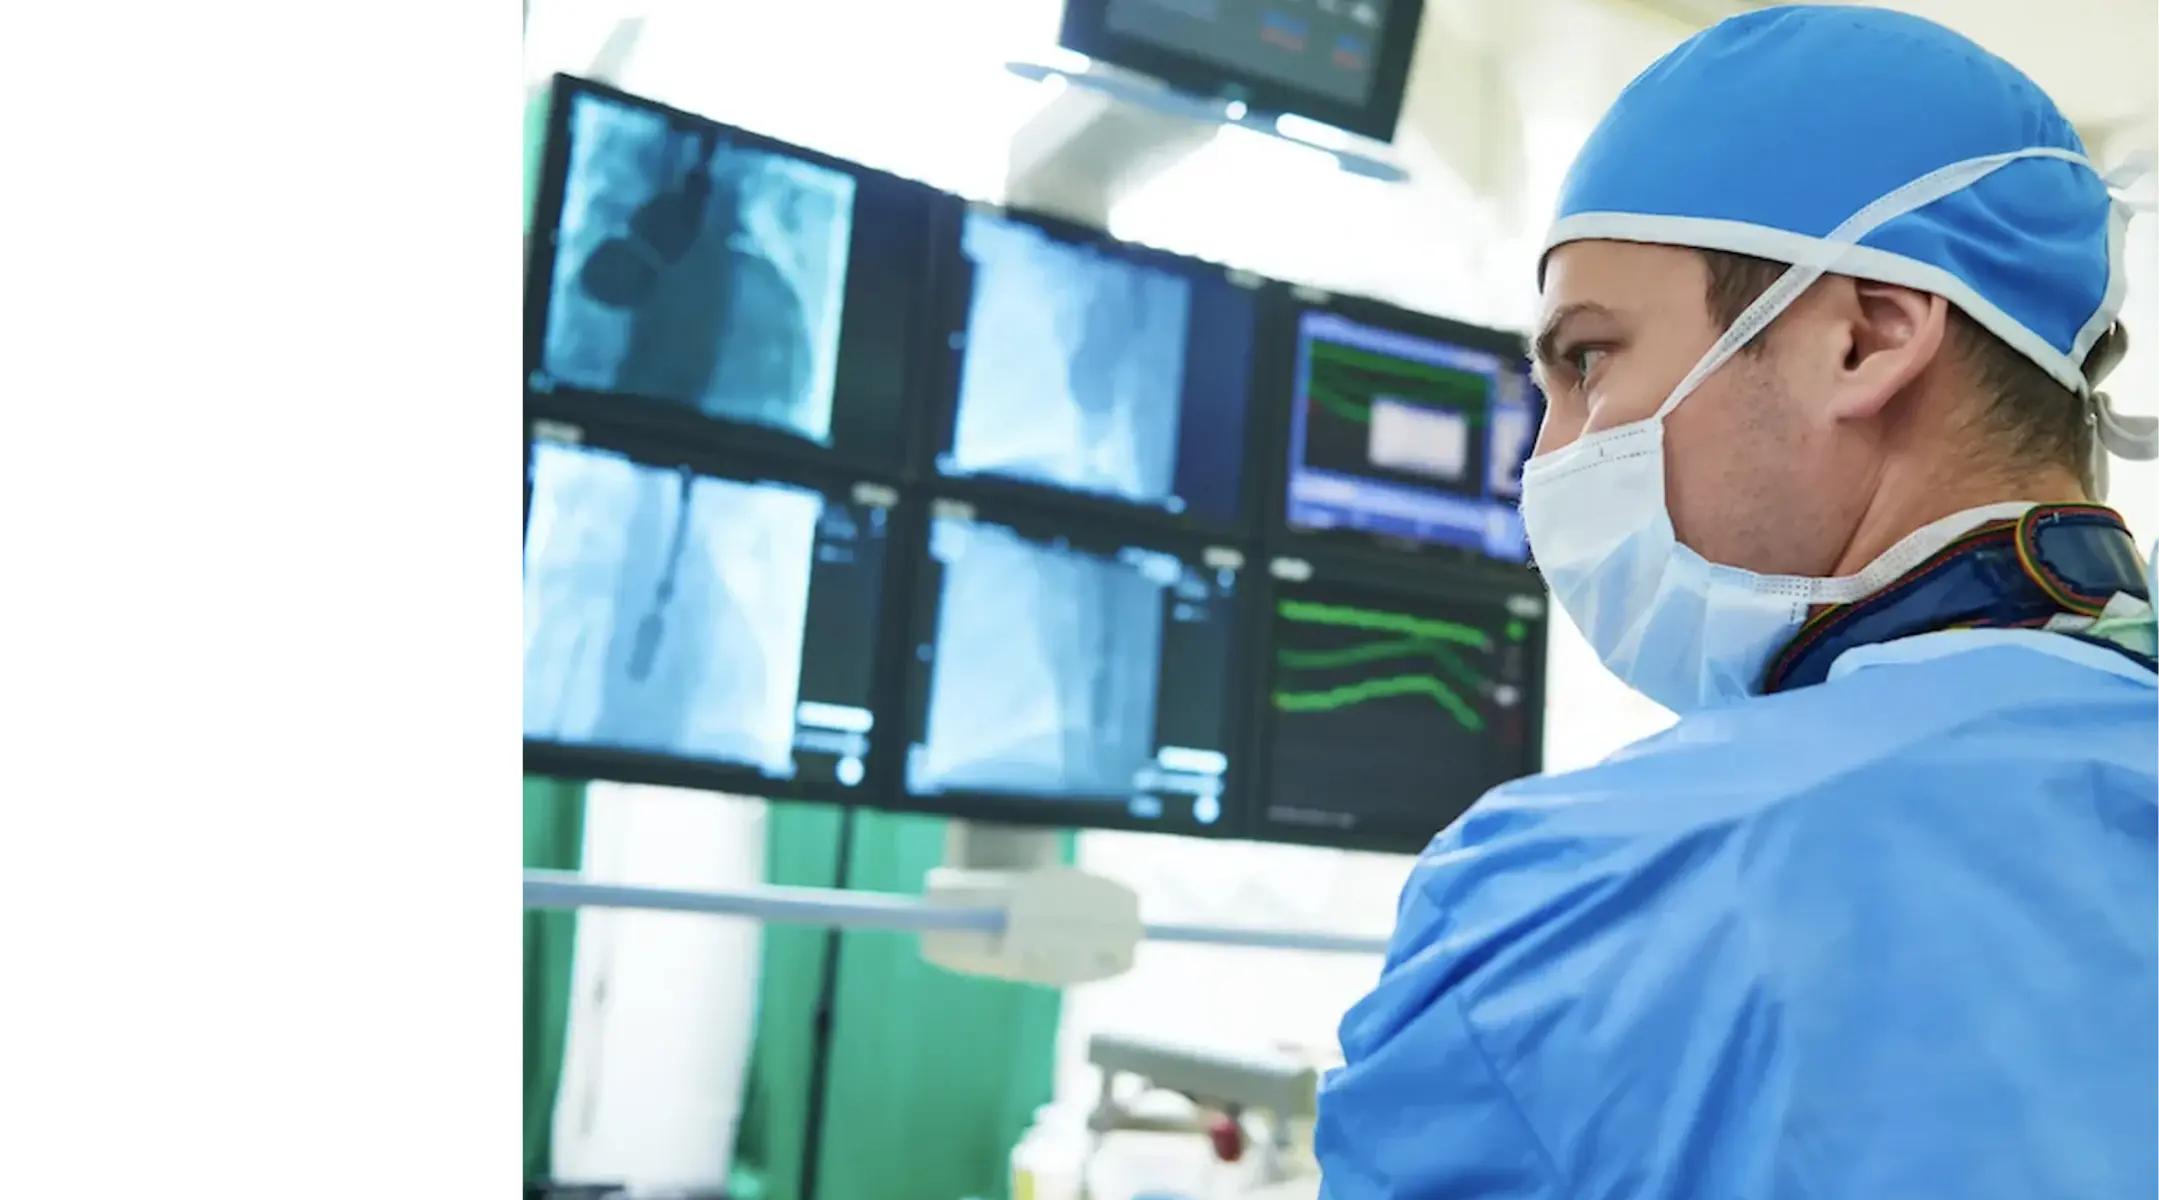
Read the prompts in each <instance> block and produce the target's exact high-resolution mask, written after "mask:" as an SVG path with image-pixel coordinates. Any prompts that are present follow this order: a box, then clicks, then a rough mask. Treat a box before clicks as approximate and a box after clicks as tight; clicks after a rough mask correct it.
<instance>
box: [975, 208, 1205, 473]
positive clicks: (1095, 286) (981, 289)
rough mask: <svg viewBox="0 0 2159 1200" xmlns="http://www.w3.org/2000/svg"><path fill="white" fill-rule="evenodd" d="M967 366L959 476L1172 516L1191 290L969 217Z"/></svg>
mask: <svg viewBox="0 0 2159 1200" xmlns="http://www.w3.org/2000/svg"><path fill="white" fill-rule="evenodd" d="M963 246H964V249H965V251H966V254H967V257H968V258H969V259H970V260H972V262H973V264H974V296H973V300H972V304H971V306H970V308H969V312H968V317H967V339H966V345H967V352H966V358H965V360H964V362H963V363H962V365H961V369H960V388H959V411H958V416H957V419H956V421H955V423H954V429H953V438H952V452H951V455H950V458H949V459H948V461H947V463H946V469H947V470H948V471H951V472H954V473H958V474H977V473H992V474H999V475H1005V476H1010V477H1014V478H1019V479H1025V480H1029V481H1032V482H1039V483H1048V484H1054V485H1057V486H1060V487H1065V488H1070V489H1072V490H1075V491H1083V492H1094V493H1101V494H1107V495H1111V496H1117V497H1120V498H1123V499H1127V500H1132V501H1136V502H1140V503H1163V502H1165V501H1168V500H1169V499H1170V498H1171V496H1172V476H1173V474H1174V471H1175V468H1176V462H1177V428H1178V416H1179V404H1180V397H1181V396H1182V391H1183V384H1184V372H1185V335H1186V323H1187V318H1188V316H1189V313H1190V310H1191V305H1192V295H1191V291H1192V288H1191V283H1190V282H1189V281H1188V280H1186V279H1183V278H1181V277H1179V276H1177V275H1175V274H1172V273H1170V272H1167V271H1163V270H1158V269H1155V268H1151V267H1146V266H1141V265H1139V264H1137V263H1133V262H1129V261H1125V260H1123V259H1119V258H1116V257H1112V256H1110V255H1106V254H1103V253H1100V252H1098V251H1095V250H1092V249H1089V248H1087V247H1084V246H1078V245H1072V244H1069V243H1066V242H1062V241H1059V240H1057V239H1055V238H1052V237H1050V236H1049V235H1048V234H1046V233H1044V232H1042V231H1040V230H1038V229H1036V228H1034V227H1032V226H1029V225H1025V224H1021V223H1018V222H1014V221H1008V220H1005V219H1002V218H999V217H995V216H990V215H986V214H982V213H970V214H969V215H968V217H967V222H966V227H965V230H964V234H963Z"/></svg>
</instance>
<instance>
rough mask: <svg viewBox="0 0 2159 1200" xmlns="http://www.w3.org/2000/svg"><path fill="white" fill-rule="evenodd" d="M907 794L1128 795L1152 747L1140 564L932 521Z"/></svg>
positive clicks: (1146, 591) (1145, 582)
mask: <svg viewBox="0 0 2159 1200" xmlns="http://www.w3.org/2000/svg"><path fill="white" fill-rule="evenodd" d="M931 553H932V554H933V555H934V556H935V557H936V558H937V559H938V560H939V561H940V563H941V566H942V571H943V593H942V600H941V602H940V604H939V608H938V615H937V626H936V635H935V643H934V645H935V660H934V666H933V669H932V672H931V677H930V689H929V719H928V723H927V734H926V737H925V742H924V745H923V746H922V747H921V748H920V749H919V751H918V752H917V753H916V754H915V755H914V757H913V758H912V760H911V764H910V769H909V786H910V787H911V788H912V789H914V790H916V791H938V790H958V789H968V788H980V789H985V790H997V791H1019V792H1038V793H1044V794H1060V795H1062V794H1089V793H1094V794H1110V795H1120V794H1127V793H1130V792H1131V791H1132V789H1133V786H1134V779H1135V776H1136V774H1137V772H1138V771H1139V770H1140V769H1141V768H1142V767H1143V766H1145V765H1146V764H1147V763H1148V762H1149V761H1150V760H1151V759H1152V758H1153V755H1154V727H1155V688H1156V679H1157V675H1158V672H1159V664H1160V660H1161V646H1162V592H1163V588H1164V587H1165V586H1166V583H1167V582H1174V580H1173V579H1171V580H1167V581H1165V580H1163V579H1159V578H1150V576H1149V573H1148V572H1147V571H1146V570H1145V569H1144V567H1142V566H1140V565H1136V564H1134V563H1131V562H1124V561H1119V560H1117V559H1111V558H1103V557H1100V556H1097V555H1092V554H1086V553H1083V552H1080V551H1075V550H1070V549H1064V548H1059V547H1057V546H1053V545H1050V544H1046V543H1040V542H1032V541H1029V540H1027V539H1025V538H1023V537H1021V536H1020V535H1018V534H1016V533H1014V532H1013V531H1011V530H1009V529H1006V528H1004V527H1002V526H997V525H987V524H972V523H966V522H957V521H948V520H940V521H938V522H937V528H936V529H935V531H934V535H933V543H932V548H931Z"/></svg>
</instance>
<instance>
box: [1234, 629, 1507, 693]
mask: <svg viewBox="0 0 2159 1200" xmlns="http://www.w3.org/2000/svg"><path fill="white" fill-rule="evenodd" d="M1396 658H1429V659H1431V660H1432V661H1434V662H1436V663H1438V664H1439V665H1440V666H1441V667H1443V668H1445V670H1446V672H1447V674H1449V675H1451V676H1453V677H1454V681H1455V682H1456V683H1458V684H1460V685H1462V686H1463V687H1466V688H1468V689H1469V690H1470V691H1473V692H1481V691H1483V690H1484V686H1485V679H1484V676H1482V675H1479V674H1478V673H1477V672H1476V670H1475V669H1474V668H1472V667H1471V666H1470V665H1469V664H1468V663H1465V662H1463V661H1462V657H1461V656H1460V655H1458V654H1456V653H1455V652H1454V648H1453V647H1452V646H1449V645H1447V644H1446V643H1444V642H1435V641H1432V640H1431V639H1429V638H1401V639H1398V640H1395V641H1387V642H1364V643H1361V644H1359V645H1355V646H1346V647H1344V648H1342V649H1340V650H1286V649H1285V650H1277V651H1275V653H1274V660H1275V661H1276V662H1277V663H1280V664H1281V665H1282V666H1283V667H1284V668H1285V669H1288V670H1291V671H1325V670H1331V669H1333V668H1335V667H1354V666H1358V665H1361V664H1363V663H1371V662H1386V661H1387V660H1389V659H1396Z"/></svg>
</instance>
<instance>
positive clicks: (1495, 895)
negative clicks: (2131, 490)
mask: <svg viewBox="0 0 2159 1200" xmlns="http://www.w3.org/2000/svg"><path fill="white" fill-rule="evenodd" d="M2118 182H2119V181H2118V180H2108V179H2106V178H2104V177H2103V176H2102V175H2101V173H2100V169H2099V168H2097V167H2095V166H2094V165H2093V164H2092V163H2091V162H2090V161H2089V160H2088V159H2087V158H2086V157H2085V154H2084V148H2083V145H2082V143H2081V142H2080V141H2079V140H2078V138H2077V135H2076V133H2075V132H2074V131H2073V130H2072V129H2071V128H2070V126H2069V125H2068V123H2067V122H2066V121H2065V120H2064V119H2063V118H2062V116H2061V115H2060V113H2059V112H2058V111H2056V109H2055V107H2054V105H2053V104H2052V102H2051V101H2049V100H2048V99H2047V98H2046V97H2045V95H2044V94H2043V93H2041V92H2040V91H2039V89H2038V88H2037V87H2036V86H2035V85H2034V84H2032V83H2031V81H2030V80H2028V79H2026V78H2025V77H2024V76H2023V75H2021V74H2020V73H2018V72H2017V71H2016V70H2015V69H2014V68H2012V67H2010V66H2009V65H2008V64H2006V63H2004V62H2002V61H2001V60H1999V59H1997V58H1995V57H1993V56H1991V55H1989V54H1987V53H1986V52H1985V51H1983V50H1981V49H1979V48H1978V47H1977V46H1974V45H1972V44H1971V43H1969V42H1968V41H1966V40H1964V39H1963V38H1961V37H1959V36H1957V35H1955V34H1953V33H1951V32H1949V31H1947V30H1945V29H1942V28H1941V27H1939V26H1936V25H1933V24H1931V23H1929V22H1925V21H1922V20H1919V19H1917V18H1914V17H1909V16H1905V15H1901V14H1897V13H1892V12H1886V11H1881V10H1876V9H1863V8H1842V7H1814V6H1801V7H1789V8H1774V9H1767V10H1763V11H1760V12H1756V13H1751V14H1748V15H1746V16H1743V17H1738V18H1734V19H1732V20H1729V21H1726V22H1724V23H1722V24H1720V25H1718V26H1716V27H1714V28H1712V29H1710V30H1708V31H1706V32H1704V33H1702V34H1701V35H1699V36H1697V37H1695V38H1693V39H1692V40H1690V41H1689V42H1687V43H1686V44H1684V45H1682V46H1681V47H1679V48H1678V49H1676V50H1674V51H1673V52H1672V53H1671V54H1669V55H1667V56H1666V57H1665V58H1664V59H1662V60H1661V61H1659V62H1658V63H1657V64H1656V65H1654V66H1653V67H1651V68H1650V69H1649V70H1648V71H1647V72H1646V73H1644V75H1643V76H1642V77H1641V78H1640V79H1638V80H1637V81H1636V82H1635V83H1634V84H1633V85H1632V86H1631V87H1630V88H1629V89H1628V90H1627V91H1626V92H1625V93H1624V94H1623V95H1622V96H1621V97H1620V99H1619V100H1618V101H1617V103H1616V104H1615V105H1614V107H1613V109H1612V111H1611V112H1610V113H1609V114H1608V115H1607V117H1606V118H1605V120H1604V121H1603V123H1602V124H1601V125H1600V126H1599V127H1598V129H1597V130H1596V132H1595V133H1594V134H1593V135H1592V136H1591V138H1590V140H1589V143H1588V145H1587V146H1586V147H1585V148H1584V150H1583V151H1582V154H1581V156H1580V158H1579V159H1578V160H1577V161H1576V163H1575V166H1574V169H1573V171H1572V173H1571V174H1570V176H1569V178H1568V181H1567V184H1566V186H1565V189H1564V191H1563V194H1562V198H1561V205H1560V213H1559V217H1558V220H1557V221H1556V223H1555V225H1554V227H1553V230H1552V233H1551V236H1550V238H1549V239H1548V242H1547V250H1546V254H1545V256H1544V258H1543V261H1542V263H1541V264H1540V271H1541V286H1542V309H1543V316H1542V327H1541V329H1540V330H1539V332H1538V335H1537V343H1536V355H1537V361H1538V369H1539V372H1540V374H1541V376H1542V380H1543V384H1544V387H1545V389H1546V392H1547V395H1548V398H1549V402H1550V407H1549V412H1548V414H1547V417H1546V420H1545V426H1544V429H1543V432H1542V435H1541V437H1540V439H1539V442H1538V446H1537V454H1536V457H1535V458H1534V459H1533V460H1532V461H1531V463H1530V464H1529V466H1528V469H1527V470H1526V471H1525V473H1524V495H1523V515H1524V519H1525V521H1526V522H1527V524H1528V527H1529V534H1530V541H1531V545H1532V549H1533V551H1534V553H1535V556H1536V558H1537V561H1538V564H1539V566H1540V568H1541V569H1542V570H1543V572H1544V574H1545V576H1546V579H1547V581H1548V582H1549V583H1550V585H1551V587H1552V590H1553V593H1554V595H1555V597H1556V598H1557V599H1558V601H1559V602H1560V604H1561V605H1562V606H1563V607H1564V608H1565V609H1566V610H1567V612H1568V614H1569V615H1570V616H1571V617H1572V618H1573V620H1574V621H1575V623H1576V624H1577V625H1579V626H1580V627H1581V629H1582V631H1583V633H1584V634H1585V635H1586V636H1587V637H1588V639H1589V641H1590V642H1591V643H1592V644H1593V645H1594V646H1595V647H1596V648H1597V650H1598V652H1599V654H1600V656H1601V657H1602V658H1603V660H1604V661H1605V663H1606V664H1607V665H1608V666H1609V667H1611V668H1612V669H1613V670H1614V671H1615V672H1616V673H1618V674H1619V675H1620V676H1621V677H1622V678H1623V679H1625V680H1627V681H1628V682H1629V683H1630V684H1631V685H1632V686H1634V687H1636V688H1637V689H1639V690H1641V691H1642V692H1643V693H1644V694H1646V695H1648V696H1650V697H1651V698H1653V699H1655V700H1657V701H1659V702H1660V703H1662V704H1664V705H1666V706H1667V707H1670V708H1672V709H1673V710H1674V711H1676V712H1677V713H1678V714H1679V715H1680V718H1681V719H1680V721H1679V723H1678V724H1677V725H1676V726H1675V727H1673V728H1672V729H1670V730H1668V731H1667V732H1665V733H1663V734H1661V735H1659V736H1656V737H1653V738H1651V739H1649V740H1647V741H1644V742H1642V743H1639V744H1637V745H1635V746H1632V747H1629V748H1628V749H1626V750H1624V751H1622V752H1620V753H1619V754H1617V755H1615V756H1614V757H1613V758H1611V759H1610V760H1608V761H1606V762H1605V763H1603V764H1601V765H1599V766H1596V767H1593V768H1591V769H1588V770H1584V771H1578V772H1574V773H1570V774H1564V775H1553V776H1545V777H1541V778H1536V779H1530V780H1525V781H1521V782H1519V783H1516V784H1511V785H1509V786H1506V787H1503V788H1500V789H1498V790H1497V791H1495V792H1493V793H1492V794H1490V795H1488V796H1486V797H1485V798H1484V799H1483V800H1481V801H1480V802H1479V803H1478V804H1477V805H1476V806H1475V807H1474V808H1472V809H1471V810H1470V811H1469V812H1468V813H1467V814H1465V815H1464V816H1463V817H1462V818H1461V819H1460V820H1458V821H1456V822H1455V823H1454V824H1453V825H1452V826H1451V827H1449V828H1448V829H1447V830H1446V831H1445V832H1443V833H1442V834H1440V836H1439V837H1438V838H1437V839H1436V840H1435V841H1434V842H1433V843H1432V845H1431V847H1430V848H1429V849H1428V850H1427V851H1426V852H1425V854H1424V856H1423V858H1422V860H1421V861H1420V862H1419V864H1418V867H1417V869H1416V872H1415V873H1414V875H1413V876H1412V877H1411V879H1410V882H1409V885H1408V887H1407V889H1406V890H1405V892H1404V895H1403V897H1402V901H1401V911H1400V922H1399V926H1398V928H1397V930H1396V932H1395V935H1394V940H1393V944H1392V947H1391V949H1390V952H1389V954H1388V957H1387V963H1386V968H1385V972H1384V975H1383V976H1382V978H1381V980H1380V983H1379V985H1378V987H1377V988H1376V990H1374V992H1373V993H1372V994H1371V996H1369V997H1368V998H1366V999H1365V1000H1364V1001H1363V1002H1362V1003H1360V1004H1359V1005H1358V1006H1357V1007H1356V1008H1355V1009H1354V1010H1352V1011H1351V1013H1350V1014H1349V1015H1348V1017H1347V1018H1346V1019H1345V1020H1344V1022H1343V1025H1342V1044H1343V1050H1344V1054H1345V1057H1346V1059H1347V1065H1346V1066H1345V1067H1344V1068H1343V1069H1341V1070H1340V1071H1337V1072H1335V1073H1334V1074H1333V1075H1332V1076H1331V1077H1330V1078H1329V1080H1328V1081H1327V1084H1326V1086H1325V1088H1324V1090H1323V1093H1322V1096H1321V1102H1320V1125H1319V1133H1318V1144H1319V1152H1320V1158H1321V1162H1322V1165H1323V1167H1324V1168H1325V1173H1326V1189H1327V1194H1328V1195H1329V1196H1330V1197H1333V1200H1366V1198H1374V1197H1456V1196H1462V1197H1493V1198H1505V1200H1526V1198H1529V1197H1537V1198H1544V1197H1552V1198H1559V1197H1565V1198H1568V1200H1588V1198H1591V1197H1665V1196H1674V1197H1677V1196H1685V1197H1704V1198H1712V1200H1727V1198H1732V1197H1750V1198H1751V1197H1780V1198H1781V1197H1860V1196H1865V1197H1908V1196H1943V1197H1961V1198H1973V1197H2001V1198H2003V1200H2008V1198H2011V1197H2014V1198H2016V1200H2031V1198H2034V1197H2149V1196H2152V1195H2154V1194H2159V1149H2155V1146H2159V1037H2155V1029H2159V869H2155V863H2159V841H2155V829H2159V690H2155V683H2159V676H2155V675H2154V669H2153V668H2154V664H2153V653H2154V631H2153V621H2152V609H2151V606H2150V604H2149V602H2148V601H2149V596H2150V591H2149V587H2148V583H2147V569H2146V567H2145V566H2144V563H2143V561H2142V559H2141V556H2140V555H2139V554H2138V551H2137V547H2136V544H2135V543H2134V542H2133V541H2132V540H2131V539H2130V537H2129V534H2128V532H2127V531H2126V530H2125V529H2124V528H2123V527H2122V524H2121V521H2120V519H2119V517H2118V516H2116V515H2115V514H2114V513H2113V512H2112V511H2111V510H2109V509H2106V508H2104V507H2103V506H2101V505H2099V504H2097V503H2095V502H2094V501H2095V499H2096V498H2100V497H2103V494H2104V489H2105V486H2106V475H2107V455H2108V453H2109V452H2111V453H2112V454H2114V455H2115V456H2117V457H2124V458H2139V459H2148V458H2151V457H2153V456H2154V454H2155V453H2159V438H2155V434H2154V428H2153V423H2152V422H2151V421H2150V420H2149V419H2146V418H2138V417H2132V416H2127V415H2124V414H2121V413H2119V412H2118V411H2117V410H2116V409H2115V407H2114V405H2113V403H2112V401H2111V400H2109V399H2108V397H2107V396H2106V395H2105V394H2104V393H2103V392H2100V391H2098V390H2097V385H2098V383H2099V382H2100V381H2101V379H2102V378H2103V376H2104V375H2105V374H2106V372H2107V371H2108V370H2109V369H2110V368H2111V366H2112V365H2113V363H2114V362H2115V361H2117V360H2118V359H2119V357H2120V351H2121V346H2122V344H2123V338H2124V336H2125V335H2124V334H2123V333H2122V331H2121V330H2120V328H2119V326H2118V325H2117V324H2116V322H2115V316H2116V314H2117V313H2118V311H2119V309H2120V305H2121V296H2122V291H2123V280H2122V263H2121V243H2122V228H2123V226H2124V224H2125V222H2126V220H2127V217H2128V210H2127V208H2126V206H2125V205H2124V204H2122V203H2121V201H2120V200H2119V198H2118V197H2117V196H2116V195H2115V193H2114V191H2113V188H2112V185H2113V184H2115V183H2118Z"/></svg>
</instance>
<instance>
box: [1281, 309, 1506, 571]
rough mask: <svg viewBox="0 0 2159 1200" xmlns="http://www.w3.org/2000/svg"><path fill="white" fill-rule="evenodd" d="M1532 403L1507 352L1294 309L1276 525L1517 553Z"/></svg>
mask: <svg viewBox="0 0 2159 1200" xmlns="http://www.w3.org/2000/svg"><path fill="white" fill-rule="evenodd" d="M1540 414H1541V408H1540V404H1539V400H1538V397H1537V395H1536V392H1535V389H1534V388H1533V387H1532V386H1531V384H1530V382H1529V377H1528V374H1527V372H1526V370H1525V369H1524V368H1523V366H1522V364H1521V362H1520V361H1519V360H1518V359H1515V358H1511V357H1509V356H1506V355H1503V354H1499V353H1496V352H1493V351H1491V350H1486V349H1480V348H1476V347H1471V346H1466V345H1456V344H1453V343H1450V342H1446V341H1441V340H1438V339H1436V338H1432V337H1427V336H1424V335H1422V334H1417V333H1410V332H1406V331H1403V330H1398V329H1388V328H1383V327H1380V326H1377V325H1372V324H1367V323H1365V322H1361V321H1357V320H1353V319H1351V318H1349V317H1345V316H1343V315H1341V314H1338V313H1332V312H1325V311H1317V310H1314V311H1307V312H1304V313H1302V314H1301V315H1300V317H1299V320H1298V327H1297V358H1296V373H1295V377H1294V390H1293V392H1292V403H1291V407H1290V429H1289V487H1288V496H1287V502H1286V505H1285V513H1286V517H1287V521H1288V524H1289V526H1290V527H1291V528H1292V529H1299V530H1332V529H1344V530H1353V531H1358V532H1362V533H1368V534H1375V535H1379V536H1383V537H1391V538H1400V539H1404V540H1408V541H1413V542H1421V543H1427V544H1434V545H1444V546H1453V547H1457V548H1460V549H1466V550H1470V551H1474V552H1476V553H1478V554H1482V555H1485V556H1487V557H1490V558H1494V559H1499V560H1501V561H1505V562H1516V563H1519V562H1524V561H1527V559H1528V556H1529V541H1528V538H1527V536H1526V535H1525V533H1524V532H1523V528H1522V518H1521V513H1520V512H1519V510H1518V508H1517V504H1518V502H1519V499H1520V496H1521V478H1522V463H1523V462H1524V461H1525V460H1526V459H1527V458H1528V456H1529V452H1530V449H1531V448H1532V447H1533V446H1534V445H1535V442H1536V437H1537V422H1538V420H1539V419H1540Z"/></svg>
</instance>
